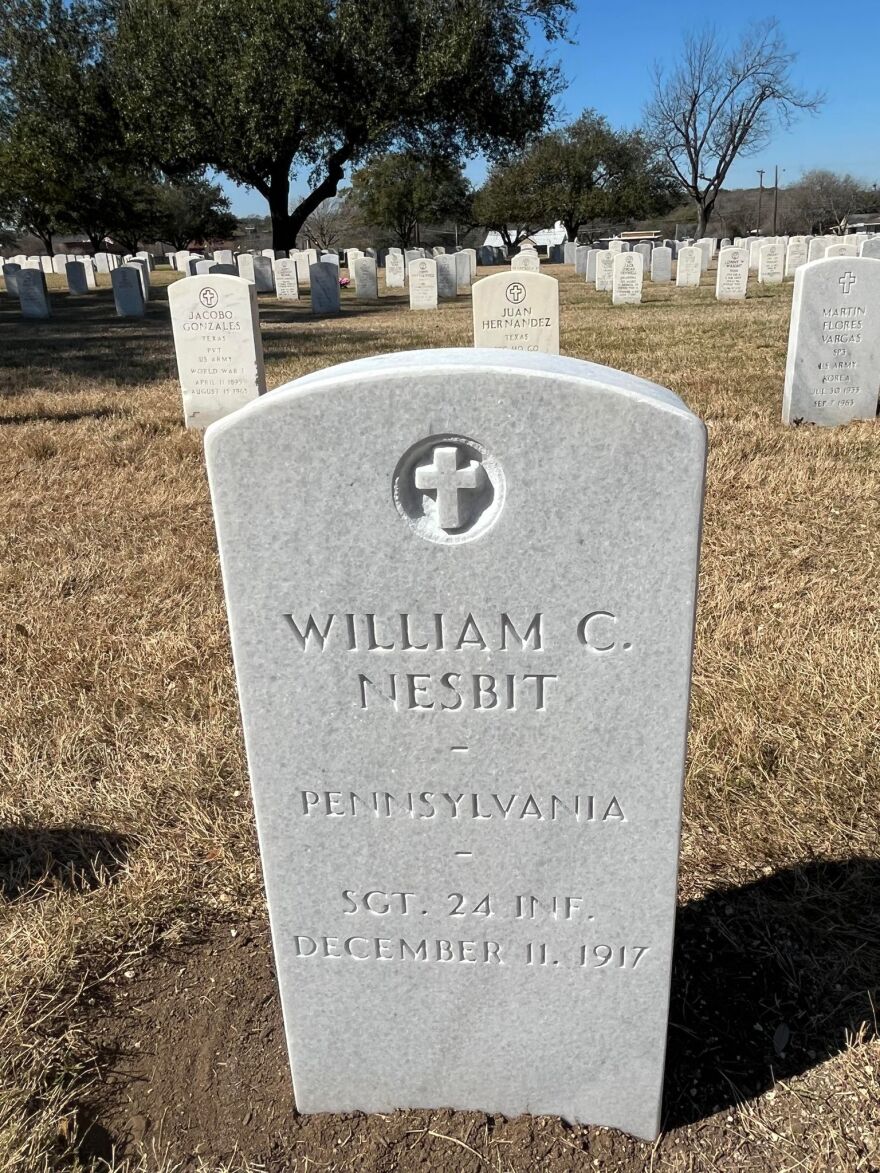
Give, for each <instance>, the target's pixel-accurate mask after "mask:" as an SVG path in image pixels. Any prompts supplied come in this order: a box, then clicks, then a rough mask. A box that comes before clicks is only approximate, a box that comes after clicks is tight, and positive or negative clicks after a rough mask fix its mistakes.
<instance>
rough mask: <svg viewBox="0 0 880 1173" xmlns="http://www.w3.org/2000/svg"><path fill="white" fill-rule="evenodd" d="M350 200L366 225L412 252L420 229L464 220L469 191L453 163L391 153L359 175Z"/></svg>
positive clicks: (357, 174)
mask: <svg viewBox="0 0 880 1173" xmlns="http://www.w3.org/2000/svg"><path fill="white" fill-rule="evenodd" d="M349 198H350V199H351V200H352V202H353V203H354V205H355V207H357V208H358V210H359V211H360V212H361V215H362V216H363V218H364V219H365V221H367V223H369V224H372V225H375V226H376V227H379V228H385V229H387V230H388V231H389V232H392V233H393V234H394V236H395V239H396V240H397V243H398V244H400V245H402V246H403V247H404V248H409V246H410V245H411V244H413V243H414V242H417V239H418V235H419V227H420V226H421V225H424V224H436V223H438V222H440V221H442V220H466V219H467V218H468V216H469V215H470V203H471V188H470V184H469V183H468V181H467V180H466V179H465V177H464V175H463V174H462V171H461V167H460V166H459V165H458V164H457V163H454V162H452V161H450V160H449V159H445V158H437V157H433V156H427V157H426V156H423V155H416V154H413V153H412V152H406V151H392V152H390V153H389V154H387V155H381V156H380V157H379V158H377V159H374V160H373V161H372V162H370V163H368V164H367V165H366V166H365V167H362V168H360V170H358V171H356V172H355V174H354V177H353V180H352V187H351V195H350V197H349Z"/></svg>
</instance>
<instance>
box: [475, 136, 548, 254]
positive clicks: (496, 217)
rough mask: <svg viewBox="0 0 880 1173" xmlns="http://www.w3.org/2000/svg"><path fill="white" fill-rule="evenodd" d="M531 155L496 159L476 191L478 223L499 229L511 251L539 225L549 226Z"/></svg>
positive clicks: (493, 229) (507, 247)
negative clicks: (510, 159)
mask: <svg viewBox="0 0 880 1173" xmlns="http://www.w3.org/2000/svg"><path fill="white" fill-rule="evenodd" d="M534 181H535V172H534V168H533V167H532V157H531V155H528V154H526V155H524V156H523V157H522V158H520V159H517V160H513V161H510V162H502V163H496V165H495V166H494V167H492V168H491V169H490V171H489V174H488V176H487V177H486V182H485V183H484V184H483V186H482V187H481V188H480V189H479V190H478V191H477V192H476V193H475V195H474V200H473V219H474V223H475V224H479V225H480V226H481V227H483V228H486V229H488V231H490V232H497V233H498V234H499V236H500V237H501V239H502V240H503V241H504V245H505V247H506V249H507V251H508V252H511V251H512V250H513V249H515V248H516V247H517V245H518V244H519V243H520V241H522V240H525V238H526V237H527V236H531V234H532V233H533V232H535V231H536V230H537V229H538V228H546V226H547V225H546V223H545V215H544V209H543V206H542V204H541V201H540V199H539V198H538V196H537V193H536V191H535V182H534Z"/></svg>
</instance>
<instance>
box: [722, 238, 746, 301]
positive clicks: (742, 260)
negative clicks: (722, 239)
mask: <svg viewBox="0 0 880 1173" xmlns="http://www.w3.org/2000/svg"><path fill="white" fill-rule="evenodd" d="M748 285H749V256H748V253H747V252H746V251H745V250H744V249H741V248H723V249H722V250H721V252H720V253H719V254H718V269H717V271H716V273H715V297H716V299H717V300H718V301H742V299H743V298H744V297H745V295H746V291H747V289H748Z"/></svg>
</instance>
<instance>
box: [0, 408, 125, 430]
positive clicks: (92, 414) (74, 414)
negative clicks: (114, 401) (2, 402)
mask: <svg viewBox="0 0 880 1173" xmlns="http://www.w3.org/2000/svg"><path fill="white" fill-rule="evenodd" d="M108 416H111V417H112V418H113V419H125V418H127V414H126V412H124V411H122V410H121V409H120V408H114V407H92V408H87V409H84V410H83V411H30V412H19V414H18V415H0V428H3V427H9V426H10V425H15V424H38V423H52V424H75V423H79V422H80V420H102V419H107V417H108Z"/></svg>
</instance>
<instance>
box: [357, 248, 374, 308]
mask: <svg viewBox="0 0 880 1173" xmlns="http://www.w3.org/2000/svg"><path fill="white" fill-rule="evenodd" d="M354 271H355V284H356V285H357V295H358V301H378V300H379V275H378V273H377V271H376V262H375V260H374V258H373V257H358V258H357V260H356V261H355V263H354Z"/></svg>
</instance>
